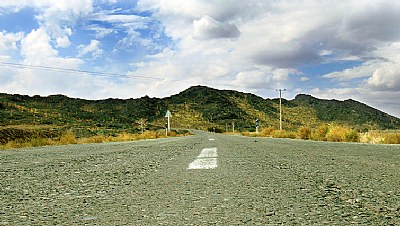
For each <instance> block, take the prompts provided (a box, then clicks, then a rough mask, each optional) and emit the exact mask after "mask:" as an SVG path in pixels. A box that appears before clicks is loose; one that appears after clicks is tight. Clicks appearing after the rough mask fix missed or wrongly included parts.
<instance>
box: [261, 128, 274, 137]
mask: <svg viewBox="0 0 400 226" xmlns="http://www.w3.org/2000/svg"><path fill="white" fill-rule="evenodd" d="M273 131H274V128H272V127H268V128H263V129H262V130H261V135H262V136H264V137H268V136H271V133H272V132H273Z"/></svg>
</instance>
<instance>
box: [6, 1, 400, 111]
mask: <svg viewBox="0 0 400 226" xmlns="http://www.w3.org/2000/svg"><path fill="white" fill-rule="evenodd" d="M399 12H400V1H393V0H348V1H342V0H262V1H261V0H259V1H255V0H246V1H243V0H218V1H212V0H173V1H171V0H136V1H135V0H57V1H55V0H18V1H15V0H1V1H0V92H1V93H12V94H23V95H31V96H32V95H41V96H47V95H52V94H63V95H67V96H69V97H75V98H84V99H105V98H122V99H126V98H139V97H142V96H145V95H148V96H150V97H166V96H170V95H173V94H177V93H179V92H181V91H183V90H185V89H187V88H189V87H190V86H194V85H205V86H209V87H213V88H217V89H231V90H237V91H241V92H249V93H254V94H256V95H259V96H262V97H264V98H276V97H279V92H277V91H276V90H277V89H286V91H285V92H283V97H284V98H286V99H293V98H294V97H295V96H296V95H297V94H300V93H303V94H310V95H313V96H315V97H317V98H323V99H338V100H345V99H354V100H357V101H360V102H363V103H366V104H368V105H370V106H372V107H375V108H377V109H380V110H382V111H385V112H387V113H389V114H391V115H394V116H397V117H400V98H399V97H400V13H399Z"/></svg>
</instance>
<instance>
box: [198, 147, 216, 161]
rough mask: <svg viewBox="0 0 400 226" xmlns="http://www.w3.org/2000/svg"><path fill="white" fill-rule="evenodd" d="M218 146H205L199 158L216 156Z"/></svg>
mask: <svg viewBox="0 0 400 226" xmlns="http://www.w3.org/2000/svg"><path fill="white" fill-rule="evenodd" d="M216 157H217V148H204V149H203V150H202V151H201V153H200V155H199V156H197V158H198V159H199V158H216Z"/></svg>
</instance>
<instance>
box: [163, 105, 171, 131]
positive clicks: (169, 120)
mask: <svg viewBox="0 0 400 226" xmlns="http://www.w3.org/2000/svg"><path fill="white" fill-rule="evenodd" d="M171 116H172V114H171V112H170V111H169V110H167V113H166V114H165V117H166V118H168V126H167V132H171Z"/></svg>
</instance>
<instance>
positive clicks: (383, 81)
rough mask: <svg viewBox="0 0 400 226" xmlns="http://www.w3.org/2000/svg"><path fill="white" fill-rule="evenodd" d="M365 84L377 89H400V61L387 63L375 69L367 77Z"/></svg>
mask: <svg viewBox="0 0 400 226" xmlns="http://www.w3.org/2000/svg"><path fill="white" fill-rule="evenodd" d="M367 86H368V88H371V89H372V90H378V91H385V90H389V91H400V62H399V61H398V62H391V63H387V64H386V65H384V66H383V67H381V68H378V69H376V70H375V71H374V73H373V75H372V76H371V77H370V78H369V79H368V81H367Z"/></svg>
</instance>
